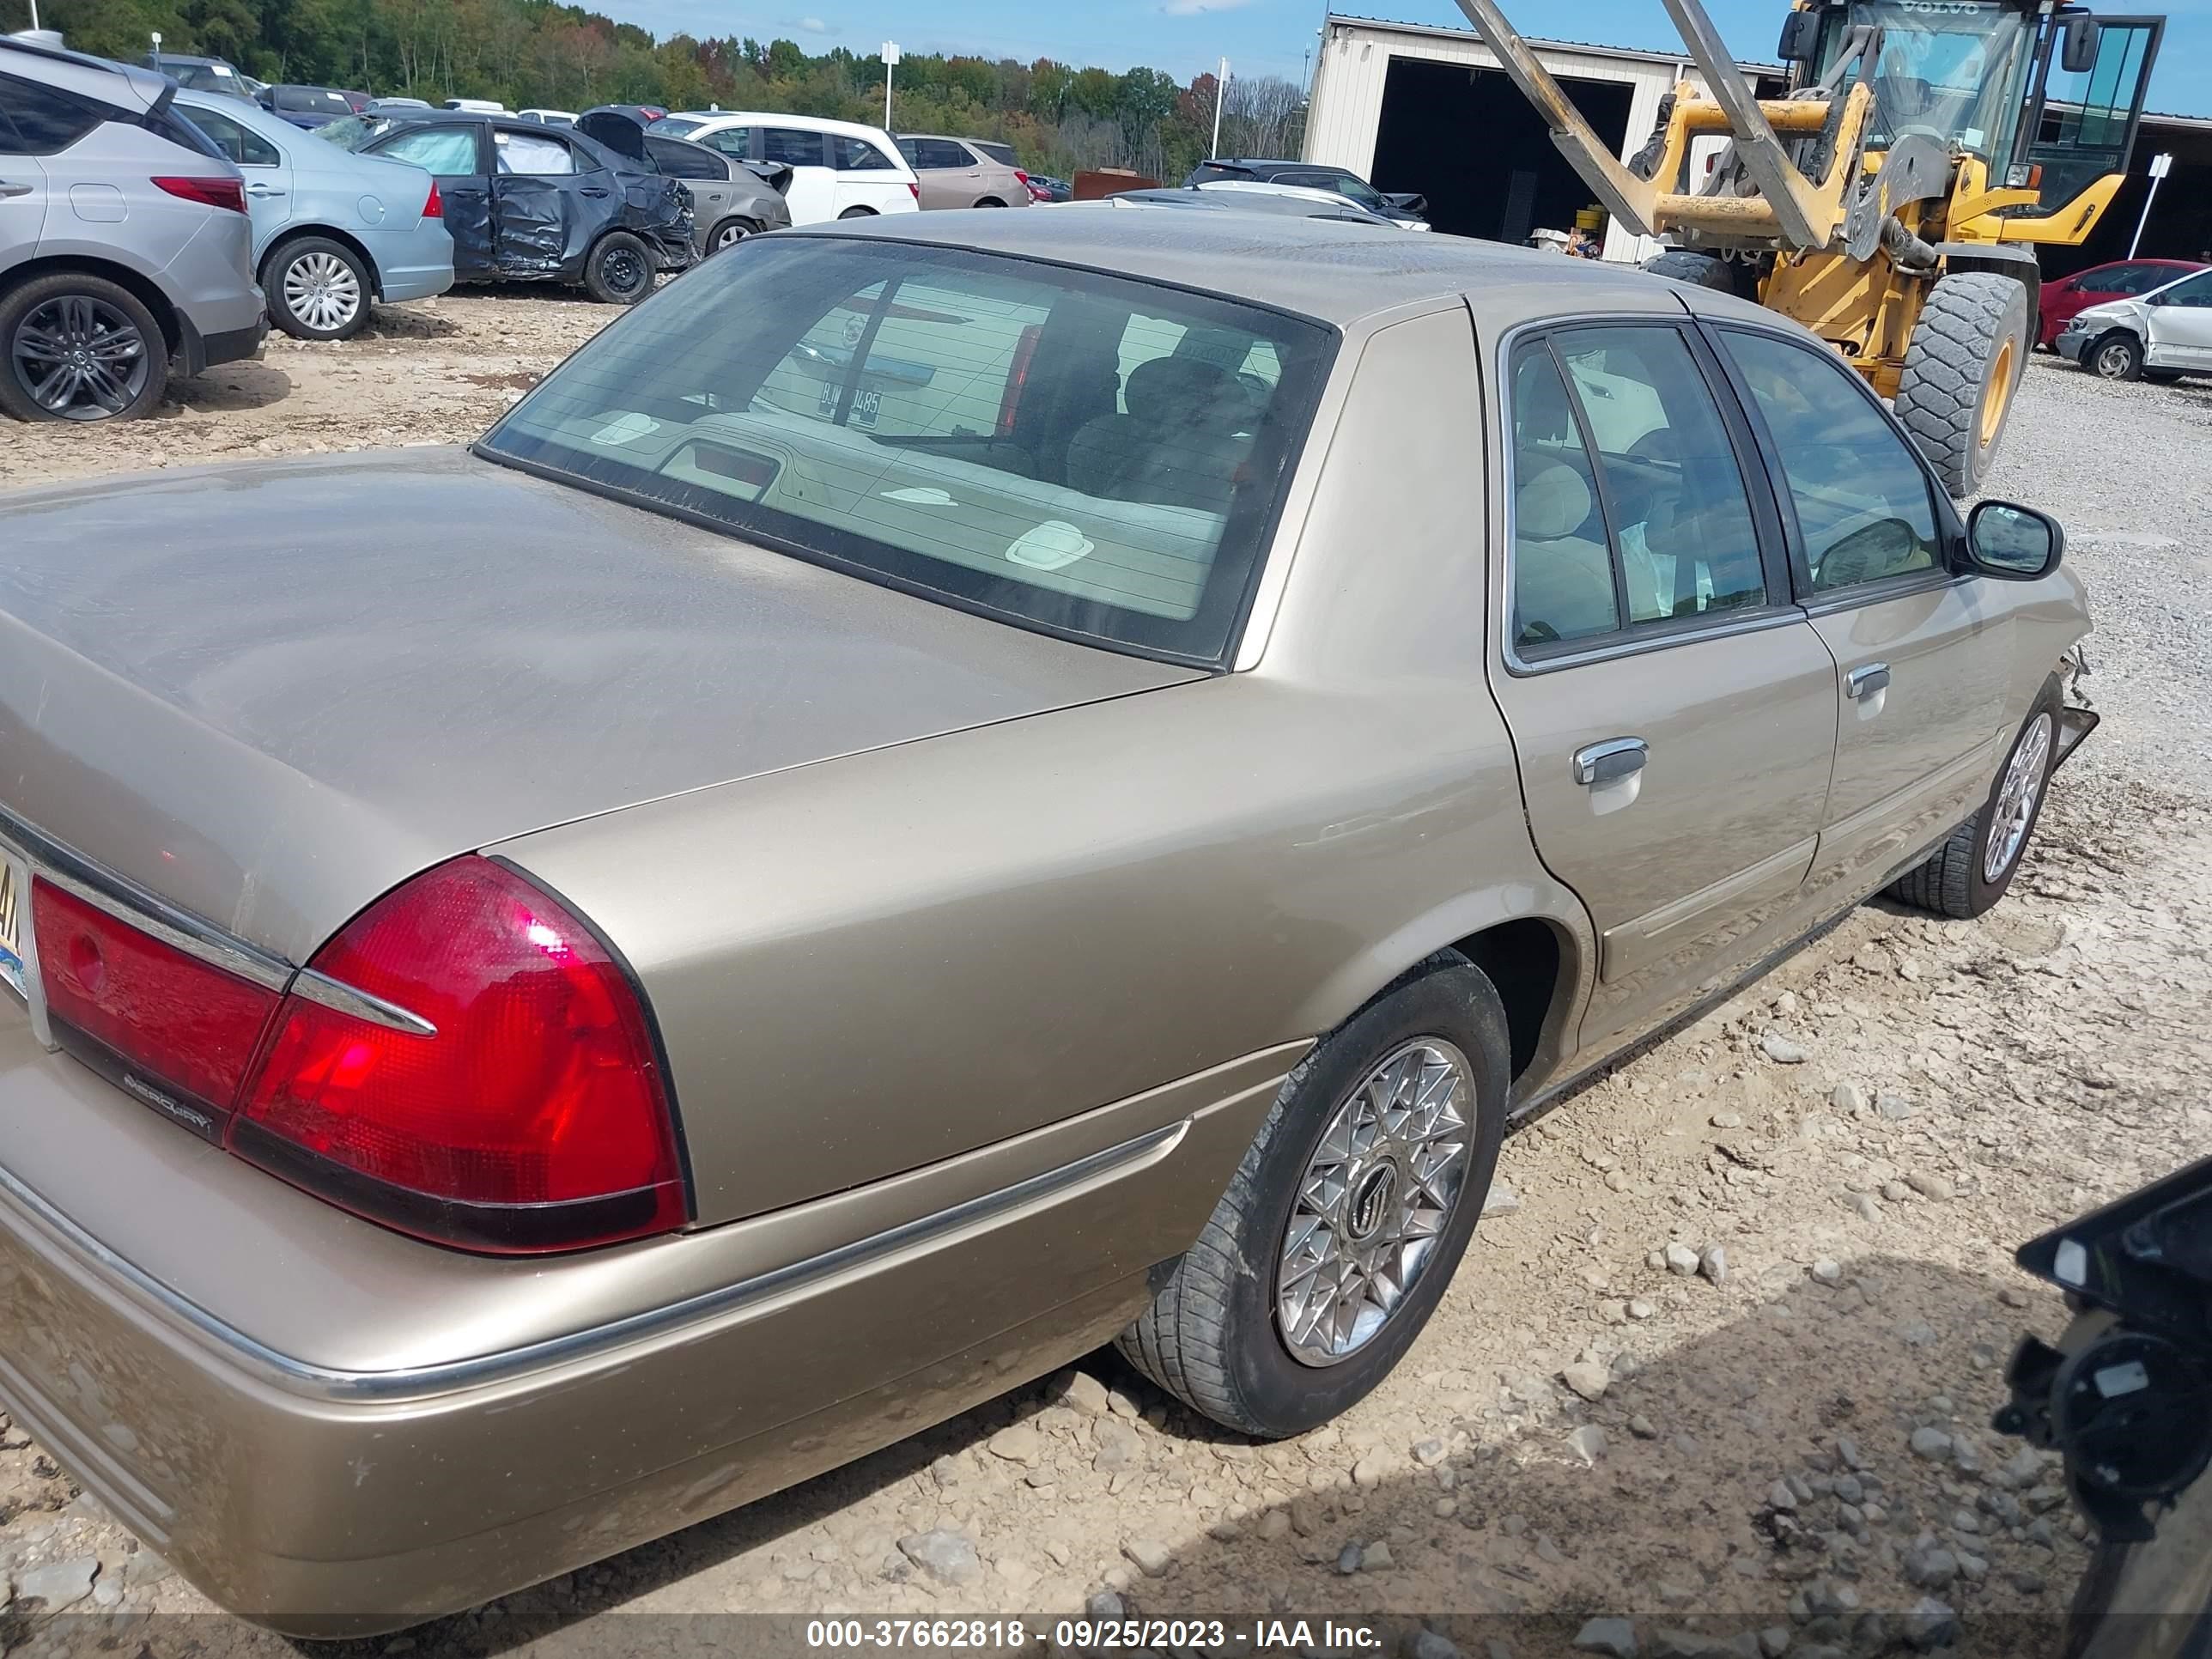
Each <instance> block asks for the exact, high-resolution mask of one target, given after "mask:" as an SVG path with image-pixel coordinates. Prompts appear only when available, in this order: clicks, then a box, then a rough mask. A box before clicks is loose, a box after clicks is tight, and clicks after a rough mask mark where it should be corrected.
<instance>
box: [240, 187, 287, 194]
mask: <svg viewBox="0 0 2212 1659" xmlns="http://www.w3.org/2000/svg"><path fill="white" fill-rule="evenodd" d="M246 194H247V195H248V196H282V195H283V194H284V192H283V191H281V190H279V189H277V188H276V185H247V186H246Z"/></svg>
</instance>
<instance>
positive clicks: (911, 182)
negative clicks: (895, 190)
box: [906, 179, 921, 202]
mask: <svg viewBox="0 0 2212 1659" xmlns="http://www.w3.org/2000/svg"><path fill="white" fill-rule="evenodd" d="M906 193H907V194H908V195H909V196H911V197H914V199H915V201H917V202H919V201H920V200H921V180H920V179H908V180H907V181H906Z"/></svg>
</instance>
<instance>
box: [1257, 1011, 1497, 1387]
mask: <svg viewBox="0 0 2212 1659" xmlns="http://www.w3.org/2000/svg"><path fill="white" fill-rule="evenodd" d="M1473 1109H1474V1072H1473V1070H1472V1069H1471V1068H1470V1067H1469V1066H1468V1061H1467V1056H1466V1055H1465V1054H1462V1053H1461V1052H1460V1051H1459V1050H1458V1049H1457V1048H1454V1047H1453V1046H1452V1045H1451V1044H1450V1043H1449V1042H1445V1041H1444V1040H1443V1038H1441V1037H1417V1038H1415V1039H1414V1040H1413V1042H1408V1043H1406V1044H1405V1045H1404V1046H1402V1047H1401V1048H1397V1049H1395V1050H1394V1051H1393V1052H1392V1053H1391V1054H1389V1055H1387V1056H1386V1057H1385V1058H1384V1059H1383V1061H1382V1063H1381V1064H1379V1065H1377V1066H1376V1067H1375V1069H1374V1070H1372V1071H1371V1072H1370V1073H1368V1074H1367V1076H1366V1077H1365V1079H1363V1080H1362V1081H1361V1083H1360V1085H1359V1086H1358V1088H1356V1089H1354V1090H1353V1091H1352V1092H1351V1094H1350V1095H1349V1096H1347V1097H1346V1099H1345V1102H1344V1103H1343V1104H1342V1105H1341V1106H1340V1107H1338V1108H1337V1109H1336V1115H1335V1116H1334V1117H1333V1118H1331V1119H1330V1120H1329V1124H1328V1128H1327V1129H1326V1130H1325V1131H1324V1132H1323V1133H1322V1138H1321V1144H1320V1146H1317V1147H1316V1148H1315V1149H1314V1154H1313V1157H1312V1158H1311V1160H1310V1161H1309V1162H1308V1164H1307V1165H1306V1170H1305V1174H1304V1176H1303V1177H1302V1178H1301V1179H1300V1180H1299V1182H1298V1191H1297V1198H1296V1199H1295V1200H1293V1202H1292V1203H1291V1218H1290V1225H1288V1227H1287V1228H1285V1231H1284V1235H1283V1250H1282V1257H1281V1260H1280V1261H1279V1262H1278V1263H1277V1265H1276V1268H1275V1322H1276V1324H1277V1326H1278V1327H1279V1328H1280V1330H1281V1331H1282V1334H1283V1341H1284V1343H1285V1346H1288V1347H1289V1349H1290V1351H1291V1357H1292V1358H1295V1359H1297V1360H1298V1361H1299V1362H1300V1363H1301V1364H1308V1365H1334V1364H1337V1363H1339V1362H1340V1361H1341V1360H1345V1359H1348V1358H1351V1357H1352V1355H1353V1354H1355V1353H1357V1352H1359V1350H1360V1349H1362V1348H1364V1347H1365V1346H1367V1345H1368V1344H1369V1343H1370V1342H1371V1341H1373V1340H1375V1337H1376V1334H1377V1333H1379V1332H1380V1331H1381V1330H1382V1329H1383V1327H1384V1326H1385V1325H1386V1324H1388V1323H1389V1320H1390V1316H1392V1314H1394V1313H1395V1311H1396V1310H1397V1309H1398V1308H1399V1307H1400V1305H1401V1304H1403V1303H1404V1301H1405V1299H1406V1297H1407V1295H1408V1294H1409V1293H1410V1292H1411V1291H1413V1286H1414V1285H1416V1284H1418V1283H1419V1280H1420V1278H1421V1275H1422V1274H1423V1273H1425V1272H1427V1271H1428V1268H1429V1265H1430V1262H1431V1259H1432V1258H1433V1257H1434V1255H1435V1254H1436V1250H1437V1240H1438V1239H1439V1238H1441V1237H1443V1232H1444V1229H1445V1227H1446V1225H1447V1224H1448V1223H1449V1221H1450V1219H1451V1215H1452V1211H1453V1209H1454V1207H1455V1206H1456V1205H1457V1203H1458V1202H1459V1199H1460V1195H1461V1194H1462V1191H1463V1190H1464V1188H1465V1187H1466V1185H1467V1170H1468V1158H1469V1156H1470V1153H1469V1147H1470V1139H1471V1138H1470V1135H1469V1133H1468V1119H1469V1117H1470V1115H1471V1114H1472V1112H1473Z"/></svg>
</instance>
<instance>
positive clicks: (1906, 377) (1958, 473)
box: [1895, 270, 2032, 497]
mask: <svg viewBox="0 0 2212 1659" xmlns="http://www.w3.org/2000/svg"><path fill="white" fill-rule="evenodd" d="M2031 314H2032V313H2031V312H2030V309H2029V306H2028V296H2027V286H2026V284H2024V283H2021V281H2020V280H2019V278H2017V277H2014V276H2000V275H1999V274H1998V273H1996V271H1993V270H1956V271H1952V272H1950V273H1949V274H1948V275H1946V276H1939V277H1937V278H1936V286H1935V288H1934V289H1931V290H1930V291H1929V295H1928V302H1927V303H1926V304H1925V305H1923V307H1921V308H1920V320H1919V321H1918V322H1917V323H1915V324H1914V325H1912V338H1911V341H1910V342H1909V343H1907V344H1906V346H1905V371H1904V374H1902V375H1901V376H1900V377H1899V380H1898V385H1897V399H1896V404H1895V407H1896V410H1897V418H1898V419H1899V421H1901V422H1904V424H1905V430H1907V431H1908V432H1910V433H1911V434H1912V435H1913V438H1914V439H1915V441H1917V442H1918V444H1919V445H1920V449H1921V453H1923V454H1924V455H1926V456H1927V457H1928V459H1929V462H1930V464H1932V465H1934V467H1935V468H1936V473H1937V475H1938V476H1939V477H1942V480H1943V487H1944V488H1945V489H1948V490H1949V491H1950V492H1951V494H1952V495H1954V496H1959V497H1965V496H1967V495H1972V494H1973V493H1974V491H1975V490H1977V489H1980V488H1981V483H1982V480H1983V479H1984V477H1987V476H1988V474H1989V470H1990V461H1991V460H1993V459H1995V458H1996V452H1997V444H1998V442H1999V441H2001V440H2002V438H2003V436H2004V428H2005V422H2006V421H2007V420H2008V419H2009V418H2010V416H2011V415H2012V405H2013V393H2014V392H2015V391H2016V390H2017V389H2018V388H2019V386H2020V377H2021V370H2022V368H2024V366H2025V365H2026V363H2027V343H2028V322H2029V318H2030V316H2031Z"/></svg>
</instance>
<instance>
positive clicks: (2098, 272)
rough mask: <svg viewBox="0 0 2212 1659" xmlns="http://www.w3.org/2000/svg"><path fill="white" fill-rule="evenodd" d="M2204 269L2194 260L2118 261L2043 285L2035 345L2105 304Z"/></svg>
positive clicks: (2093, 267) (2046, 340) (2056, 335)
mask: <svg viewBox="0 0 2212 1659" xmlns="http://www.w3.org/2000/svg"><path fill="white" fill-rule="evenodd" d="M2205 268H2206V267H2204V266H2203V265H2201V264H2197V261H2196V260H2194V259H2121V260H2117V261H2115V262H2114V263H2113V264H2109V265H2092V266H2091V267H2090V268H2089V269H2088V270H2077V271H2075V273H2074V274H2073V275H2072V276H2063V277H2061V278H2060V279H2059V280H2058V281H2057V282H2055V283H2045V284H2044V285H2043V308H2042V314H2041V315H2040V316H2039V318H2038V319H2037V326H2036V331H2035V343H2037V344H2038V345H2041V346H2047V345H2049V344H2050V343H2051V342H2052V341H2053V340H2056V339H2057V337H2058V331H2059V330H2060V329H2062V328H2063V327H2065V326H2066V320H2067V319H2068V318H2069V317H2071V316H2073V314H2074V313H2075V312H2077V311H2087V309H2088V308H2089V307H2091V306H2100V305H2102V304H2104V303H2105V301H2107V300H2123V299H2128V298H2130V297H2132V296H2133V295H2138V294H2148V293H2149V292H2150V291H2151V289H2154V288H2164V287H2165V286H2166V284H2167V283H2172V282H2178V281H2179V280H2180V279H2181V278H2182V277H2184V276H2187V275H2189V273H2190V272H2191V271H2192V270H2204V269H2205Z"/></svg>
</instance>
